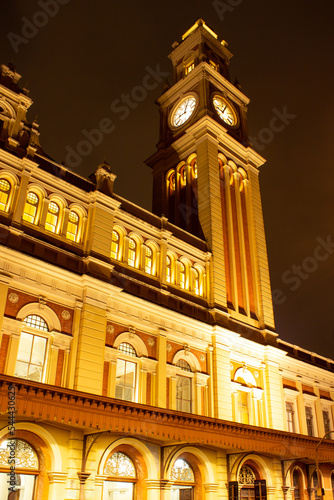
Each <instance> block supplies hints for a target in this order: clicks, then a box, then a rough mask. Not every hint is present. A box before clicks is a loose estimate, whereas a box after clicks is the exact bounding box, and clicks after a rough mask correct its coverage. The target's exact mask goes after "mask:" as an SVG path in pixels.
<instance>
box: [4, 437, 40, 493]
mask: <svg viewBox="0 0 334 500" xmlns="http://www.w3.org/2000/svg"><path fill="white" fill-rule="evenodd" d="M11 467H15V469H11ZM39 472H40V470H39V460H38V456H37V453H36V451H35V450H34V448H33V447H32V446H31V445H30V444H29V443H27V442H26V441H23V440H21V439H7V440H5V441H3V442H2V443H1V444H0V491H1V492H2V494H4V493H5V492H7V496H4V497H3V498H4V500H18V499H20V500H33V499H34V498H35V493H36V490H37V480H38V475H39Z"/></svg>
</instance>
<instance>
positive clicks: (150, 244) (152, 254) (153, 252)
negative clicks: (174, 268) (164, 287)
mask: <svg viewBox="0 0 334 500" xmlns="http://www.w3.org/2000/svg"><path fill="white" fill-rule="evenodd" d="M144 251H145V255H144V270H145V272H146V273H147V274H150V275H151V276H156V275H157V272H158V269H159V262H158V259H159V255H160V246H159V244H158V243H157V242H156V241H154V240H146V241H145V249H144Z"/></svg>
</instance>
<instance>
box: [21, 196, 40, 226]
mask: <svg viewBox="0 0 334 500" xmlns="http://www.w3.org/2000/svg"><path fill="white" fill-rule="evenodd" d="M38 204H39V197H38V196H37V194H36V193H33V192H32V191H29V193H28V194H27V198H26V202H25V205H24V210H23V215H22V219H23V220H25V221H27V222H30V223H31V224H36V219H37V211H38Z"/></svg>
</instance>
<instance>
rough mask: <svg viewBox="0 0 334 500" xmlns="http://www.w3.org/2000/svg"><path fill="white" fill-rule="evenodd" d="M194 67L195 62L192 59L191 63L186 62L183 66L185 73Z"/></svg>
mask: <svg viewBox="0 0 334 500" xmlns="http://www.w3.org/2000/svg"><path fill="white" fill-rule="evenodd" d="M194 68H195V63H194V61H191V63H189V64H187V65H186V67H185V74H186V75H188V74H189V73H190V72H191V71H192V70H193V69H194Z"/></svg>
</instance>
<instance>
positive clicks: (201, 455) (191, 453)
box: [164, 446, 215, 483]
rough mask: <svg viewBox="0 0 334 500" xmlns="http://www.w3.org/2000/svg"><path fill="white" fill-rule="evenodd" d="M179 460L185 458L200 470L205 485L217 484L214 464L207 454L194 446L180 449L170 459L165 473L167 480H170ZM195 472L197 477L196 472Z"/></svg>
mask: <svg viewBox="0 0 334 500" xmlns="http://www.w3.org/2000/svg"><path fill="white" fill-rule="evenodd" d="M179 458H183V459H184V460H185V461H186V462H188V463H189V465H190V466H191V467H192V468H193V469H194V468H196V467H197V468H198V469H199V471H200V473H201V477H202V481H203V483H214V482H215V473H214V470H213V467H212V465H211V464H212V463H214V462H213V461H212V460H211V459H210V457H208V455H207V453H205V452H204V451H202V450H199V449H197V448H193V447H192V446H184V447H180V448H179V449H178V450H177V451H175V452H174V453H173V454H172V455H171V456H170V457H169V460H168V462H167V465H166V468H165V471H164V477H165V479H170V476H171V471H172V468H173V465H174V463H175V461H176V460H178V459H179ZM194 472H195V475H196V471H194Z"/></svg>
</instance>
